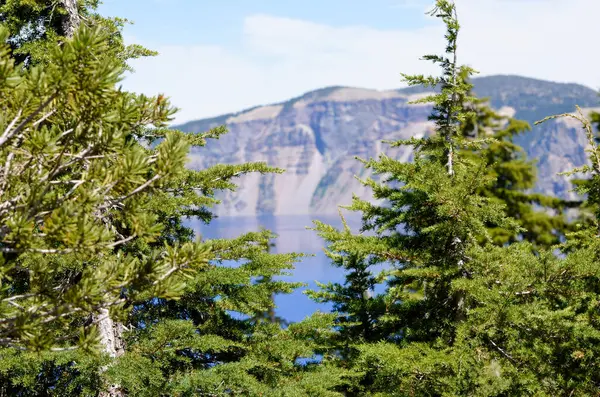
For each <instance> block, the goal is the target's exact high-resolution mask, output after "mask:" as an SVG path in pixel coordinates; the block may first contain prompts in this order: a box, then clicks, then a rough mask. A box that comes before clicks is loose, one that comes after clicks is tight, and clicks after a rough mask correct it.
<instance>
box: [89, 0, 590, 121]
mask: <svg viewBox="0 0 600 397" xmlns="http://www.w3.org/2000/svg"><path fill="white" fill-rule="evenodd" d="M432 4H433V1H431V0H369V1H366V0H300V1H298V0H104V1H103V4H102V5H101V6H100V9H99V12H100V13H101V14H102V15H105V16H117V17H123V18H127V19H129V20H131V21H133V22H134V24H133V25H128V26H127V27H126V28H125V30H124V37H125V41H126V43H128V44H141V45H143V46H145V47H147V48H149V49H152V50H155V51H158V52H159V55H158V56H156V57H151V58H144V59H139V60H133V61H131V62H130V65H131V66H132V67H133V68H134V70H135V72H134V73H131V74H127V76H126V78H125V80H124V82H123V86H124V88H126V89H128V90H131V91H135V92H140V93H145V94H149V95H156V94H158V93H161V94H165V95H166V96H168V97H170V98H171V101H172V103H173V105H175V106H176V107H178V108H179V109H180V111H179V112H178V113H177V114H176V116H175V120H174V123H182V122H185V121H190V120H196V119H201V118H207V117H213V116H218V115H221V114H225V113H230V112H236V111H240V110H243V109H246V108H249V107H253V106H256V105H264V104H269V103H276V102H281V101H285V100H287V99H289V98H292V97H296V96H299V95H301V94H303V93H305V92H308V91H311V90H314V89H318V88H322V87H326V86H334V85H343V86H352V87H362V88H372V89H378V90H386V89H394V88H399V87H403V86H405V84H404V83H403V82H402V80H401V75H400V73H407V74H414V73H423V74H430V73H436V72H437V71H438V70H437V69H436V68H435V66H432V65H431V64H429V63H427V62H425V61H421V60H420V59H419V58H420V57H421V56H423V55H425V54H430V53H435V54H439V53H441V52H442V51H443V49H444V44H445V43H444V37H443V36H444V26H443V24H442V23H441V21H440V20H438V19H435V18H432V17H430V16H428V15H426V11H427V10H429V9H431V6H432ZM456 5H457V10H458V17H459V21H460V24H461V31H460V34H459V40H458V62H459V63H460V64H467V65H470V66H472V67H474V68H475V69H476V70H478V71H479V72H480V73H479V75H480V76H487V75H495V74H517V75H521V76H527V77H533V78H539V79H544V80H551V81H556V82H569V83H579V84H584V85H586V86H589V87H590V88H593V89H600V70H599V69H598V65H599V64H600V52H599V51H597V48H598V46H597V40H598V38H599V37H600V24H598V23H597V16H598V15H600V0H456Z"/></svg>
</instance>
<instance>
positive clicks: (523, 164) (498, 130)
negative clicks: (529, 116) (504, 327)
mask: <svg viewBox="0 0 600 397" xmlns="http://www.w3.org/2000/svg"><path fill="white" fill-rule="evenodd" d="M463 73H464V72H463ZM463 78H466V75H464V74H463ZM464 106H465V107H467V108H470V109H471V113H470V114H469V117H467V118H466V119H465V120H464V121H463V122H462V123H461V125H460V130H461V135H462V136H464V137H466V138H468V139H472V140H477V139H485V138H492V139H493V141H490V142H489V144H488V145H485V146H484V147H480V148H476V147H468V148H467V149H466V150H463V152H462V155H463V156H467V157H469V156H471V157H481V158H484V159H485V161H486V163H487V164H489V165H490V167H489V168H488V169H487V172H488V173H489V174H490V176H491V177H492V178H493V179H494V182H493V183H492V184H491V185H490V186H486V187H484V189H483V190H482V191H481V192H480V193H481V194H482V195H483V196H485V197H489V198H490V199H492V200H494V201H496V202H498V203H501V204H504V205H505V206H506V207H505V213H506V215H508V216H509V217H511V218H513V219H515V220H516V221H517V222H518V224H519V226H521V230H520V232H518V233H515V232H510V231H508V230H506V229H501V228H494V227H491V228H490V229H489V230H488V231H489V233H490V235H491V237H492V240H493V242H494V243H495V244H497V245H504V244H507V243H514V242H516V241H519V240H525V241H529V242H532V243H534V244H535V245H536V246H537V247H545V248H549V247H551V246H552V245H555V244H558V243H559V242H560V239H561V238H562V237H564V235H565V233H566V232H568V231H570V230H571V229H572V225H571V224H569V223H568V222H567V219H566V218H565V216H564V214H563V213H562V211H563V210H564V209H565V208H568V207H574V206H576V205H578V204H579V203H572V202H567V201H565V200H561V199H558V198H556V197H551V196H547V195H544V194H541V193H532V192H531V190H532V189H533V188H534V186H535V182H536V168H535V164H534V162H533V161H527V158H526V154H525V151H524V150H523V148H521V147H520V146H518V145H517V144H516V143H514V138H515V137H516V136H518V135H520V134H523V133H524V132H526V131H529V130H530V129H531V127H530V126H529V124H528V123H527V122H525V121H521V120H515V119H513V118H510V117H508V116H504V115H501V114H499V113H497V112H495V111H494V110H492V109H491V108H490V106H489V104H488V100H487V99H485V98H483V99H479V98H471V102H465V103H464Z"/></svg>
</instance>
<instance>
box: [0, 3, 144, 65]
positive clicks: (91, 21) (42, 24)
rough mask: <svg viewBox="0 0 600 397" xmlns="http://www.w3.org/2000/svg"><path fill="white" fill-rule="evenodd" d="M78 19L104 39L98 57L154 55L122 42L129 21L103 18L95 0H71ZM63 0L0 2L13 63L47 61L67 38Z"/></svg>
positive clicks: (123, 59)
mask: <svg viewBox="0 0 600 397" xmlns="http://www.w3.org/2000/svg"><path fill="white" fill-rule="evenodd" d="M74 3H75V4H76V7H77V11H78V13H79V19H80V20H81V23H82V24H83V25H84V26H87V27H88V28H94V27H96V28H99V29H101V30H102V31H103V33H104V34H105V36H104V38H105V40H107V42H108V44H109V45H108V47H106V48H105V52H104V53H102V54H98V55H99V56H102V57H106V58H112V59H118V60H120V61H121V63H122V64H123V65H124V66H125V65H126V61H127V60H129V59H135V58H139V57H144V56H151V55H155V54H156V53H155V52H153V51H150V50H148V49H146V48H144V47H142V46H140V45H136V44H134V45H125V44H124V42H123V37H122V35H121V30H122V28H123V27H124V26H125V25H126V24H127V23H130V22H129V21H128V20H126V19H123V18H106V17H103V16H101V15H99V14H98V13H97V12H96V9H97V8H98V5H99V4H100V1H99V0H75V1H74ZM67 17H68V12H67V10H66V9H65V4H64V0H5V1H2V2H0V24H2V25H3V26H4V27H5V28H6V29H8V33H9V37H8V44H9V45H10V48H11V51H12V54H13V58H14V59H15V61H16V62H17V64H24V65H27V66H32V65H36V64H39V63H48V62H49V61H50V60H51V55H50V53H51V51H52V49H53V48H54V47H56V46H57V45H59V44H60V43H63V42H64V41H65V40H66V38H67V37H68V32H66V31H65V24H64V22H65V18H67Z"/></svg>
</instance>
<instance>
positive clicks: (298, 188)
mask: <svg viewBox="0 0 600 397" xmlns="http://www.w3.org/2000/svg"><path fill="white" fill-rule="evenodd" d="M473 82H474V84H475V92H476V93H477V94H478V95H479V96H482V97H487V96H489V97H491V101H492V104H493V106H494V107H496V108H502V111H507V112H510V113H514V114H515V116H516V117H519V118H523V119H525V120H527V121H530V122H533V121H535V120H537V119H538V118H542V117H544V116H546V115H551V114H555V113H562V112H570V111H573V110H574V104H576V103H577V104H579V105H580V106H582V107H591V106H595V105H596V103H597V102H596V101H597V97H596V93H595V92H594V91H593V90H591V89H589V88H586V87H582V86H579V85H574V84H557V83H550V82H545V81H539V80H533V79H527V78H521V77H515V76H493V77H487V78H479V79H474V81H473ZM423 94H424V92H423V90H420V89H418V88H417V89H415V88H409V89H403V90H390V91H375V90H366V89H358V88H347V87H330V88H325V89H322V90H317V91H313V92H310V93H308V94H305V95H303V96H301V97H298V98H294V99H292V100H290V101H287V102H285V103H281V104H276V105H269V106H260V107H256V108H253V109H249V110H246V111H242V112H239V113H236V114H229V115H224V116H220V117H217V118H213V119H207V120H199V121H194V122H190V123H187V124H184V125H182V126H178V127H177V128H178V129H181V130H183V131H187V132H191V133H195V132H203V131H206V130H208V129H209V128H212V127H216V126H219V125H223V124H225V125H227V127H228V129H229V133H228V134H226V135H225V136H223V137H222V138H221V139H219V140H215V141H211V142H209V144H208V145H207V147H205V148H201V149H199V150H198V151H195V152H193V153H192V155H191V157H190V163H189V166H190V167H192V168H204V167H206V166H210V165H213V164H216V163H219V162H225V163H242V162H251V161H252V162H253V161H265V162H267V163H268V164H269V165H272V166H275V167H280V168H283V169H285V170H286V172H285V173H284V174H282V175H258V174H256V175H247V176H244V177H241V178H240V179H239V181H238V183H239V186H240V187H239V189H238V190H237V191H236V192H233V193H227V194H225V195H223V196H222V197H220V198H221V199H222V204H221V205H220V207H219V208H218V210H217V213H218V214H219V215H221V216H227V215H228V216H236V215H256V214H265V213H267V214H274V215H283V214H285V215H291V214H331V213H335V212H337V207H338V205H340V204H342V205H343V204H349V203H350V201H351V199H352V194H353V193H354V194H357V195H358V196H361V197H363V198H369V199H372V197H370V196H369V193H368V190H367V189H365V188H364V187H363V186H362V185H361V184H360V182H359V181H357V180H356V178H355V176H358V177H360V178H364V177H366V176H368V173H367V171H366V170H365V169H364V167H363V166H362V164H361V163H360V162H359V161H357V160H356V159H355V156H358V157H361V158H365V159H368V158H371V157H377V156H378V155H379V154H380V153H385V154H387V155H388V156H390V157H394V158H398V159H401V160H402V161H410V160H411V155H412V153H411V152H410V150H408V149H405V148H394V149H391V148H390V147H389V146H388V145H386V144H384V143H382V142H381V141H383V140H395V139H404V138H409V137H411V136H418V135H423V134H428V133H429V132H430V131H431V130H432V127H433V124H432V123H431V122H429V121H428V120H427V117H428V115H429V114H430V111H431V107H430V106H427V105H409V104H408V103H407V102H409V101H411V100H413V99H415V98H417V97H419V96H421V95H423ZM520 143H521V144H522V145H523V146H524V147H525V149H526V150H527V151H528V154H529V156H530V158H536V159H538V160H539V164H538V165H539V168H540V170H539V181H538V185H537V190H540V191H544V192H546V193H553V194H556V195H559V196H563V197H566V196H569V195H570V193H569V192H568V191H569V190H570V186H569V184H568V181H567V180H566V178H565V177H561V176H558V175H556V174H557V173H558V172H561V171H565V170H569V169H571V168H573V167H574V166H578V165H581V164H583V162H584V161H585V153H584V149H585V144H586V142H585V137H584V135H583V132H582V131H581V130H580V128H579V126H578V125H577V124H576V123H573V122H572V121H568V120H557V121H552V122H548V123H545V124H543V125H541V126H536V127H533V131H532V132H530V133H528V134H527V135H525V136H524V137H522V138H521V142H520Z"/></svg>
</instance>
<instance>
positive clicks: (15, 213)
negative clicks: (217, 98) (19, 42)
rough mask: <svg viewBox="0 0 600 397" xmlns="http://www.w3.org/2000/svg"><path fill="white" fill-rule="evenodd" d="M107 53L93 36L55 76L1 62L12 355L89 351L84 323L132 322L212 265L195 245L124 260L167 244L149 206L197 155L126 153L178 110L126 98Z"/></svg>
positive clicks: (65, 57)
mask: <svg viewBox="0 0 600 397" xmlns="http://www.w3.org/2000/svg"><path fill="white" fill-rule="evenodd" d="M0 38H1V39H2V42H4V41H5V40H6V38H7V32H6V30H2V33H0ZM106 46H107V45H106V40H105V36H103V35H102V34H100V33H98V32H97V31H90V30H88V29H83V30H82V31H81V32H80V33H79V34H78V35H77V37H75V39H74V40H73V41H72V42H68V43H65V44H64V45H63V46H61V47H55V48H54V49H53V51H51V53H50V55H49V56H50V57H51V58H50V59H51V61H52V62H51V63H50V64H49V65H48V66H46V67H33V68H30V69H28V70H22V69H18V68H16V67H15V66H14V63H13V60H12V59H11V58H10V57H9V49H8V48H7V47H6V46H4V47H3V48H2V50H1V54H0V56H1V57H2V58H1V60H0V63H1V64H2V68H1V72H0V90H1V91H2V92H1V94H0V95H1V96H2V97H3V98H4V101H3V104H2V107H3V112H2V116H1V119H0V129H1V130H2V131H3V134H2V136H1V137H0V156H1V158H2V160H1V163H2V164H3V167H2V173H1V177H0V189H1V191H2V202H1V204H0V208H2V209H1V212H0V219H1V220H0V224H1V225H2V226H1V232H0V244H1V248H0V249H1V252H2V260H1V263H2V265H1V267H0V274H1V275H2V289H1V294H2V304H1V305H0V334H1V335H2V345H4V346H16V347H27V348H33V349H46V348H48V347H50V346H52V345H53V344H55V343H56V342H58V341H65V342H67V343H69V344H71V343H79V344H80V345H81V346H82V347H86V348H87V347H90V343H93V342H94V341H95V338H94V331H93V330H91V329H90V330H87V329H85V328H86V327H84V331H83V334H81V336H79V337H78V336H77V332H74V331H76V330H77V328H78V327H77V326H76V324H77V322H75V323H73V321H75V320H74V319H75V318H78V317H79V316H81V315H83V314H86V313H88V314H90V313H95V312H97V311H98V310H99V309H101V308H113V309H115V310H117V311H119V310H122V309H120V308H122V307H123V305H125V304H127V303H130V302H132V301H135V300H137V299H139V297H140V296H143V295H144V294H151V295H155V296H164V297H176V296H177V295H179V292H178V291H180V290H181V289H182V287H183V285H184V284H183V280H184V278H186V277H189V275H190V274H191V273H190V272H193V271H196V270H198V269H201V268H202V267H204V266H206V264H207V262H208V259H209V258H210V256H209V247H208V246H206V245H205V244H195V243H191V242H190V243H186V244H182V245H179V246H172V247H170V246H165V247H164V251H163V252H162V253H160V254H159V253H158V252H156V253H154V254H153V255H130V254H128V253H127V252H126V251H123V250H121V249H120V247H122V246H124V245H127V243H129V242H130V241H132V240H134V239H135V240H137V241H136V243H137V244H150V243H152V242H153V241H154V240H156V238H157V237H158V236H159V235H160V232H161V227H160V225H157V224H156V216H155V215H154V214H152V213H150V212H148V202H149V201H150V199H151V197H152V195H153V191H155V190H156V189H159V188H160V187H161V186H164V185H168V184H169V183H172V181H173V179H174V178H177V177H178V176H179V174H180V173H181V171H182V169H183V166H184V163H185V158H186V154H187V150H188V146H189V145H188V144H187V142H185V140H183V139H181V137H178V136H177V135H176V134H168V135H166V136H165V139H164V140H163V142H161V144H160V145H158V146H157V147H156V149H155V150H154V151H153V153H150V152H148V151H146V150H144V149H143V148H142V147H141V146H140V145H137V144H132V143H130V142H127V140H126V133H125V131H124V129H126V128H139V129H141V128H143V127H144V125H147V124H150V123H152V124H156V125H161V124H164V122H165V121H166V120H167V118H168V117H169V115H170V110H169V109H168V108H166V107H162V106H158V105H157V104H156V101H155V100H154V99H152V98H134V97H132V96H128V95H123V94H122V93H121V92H120V91H118V90H117V89H116V88H115V83H116V82H117V81H118V80H119V78H120V74H121V66H120V63H119V61H118V60H112V59H111V58H101V59H99V58H98V57H97V56H96V54H99V53H103V52H104V51H105V50H106ZM143 107H146V108H148V109H151V110H152V113H153V114H152V115H151V116H147V115H144V114H143V113H140V112H139V111H138V110H139V109H140V108H143ZM170 276H172V277H170ZM64 332H67V333H66V334H64ZM89 332H91V333H89ZM73 338H79V340H78V341H77V339H73ZM59 344H62V343H59Z"/></svg>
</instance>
